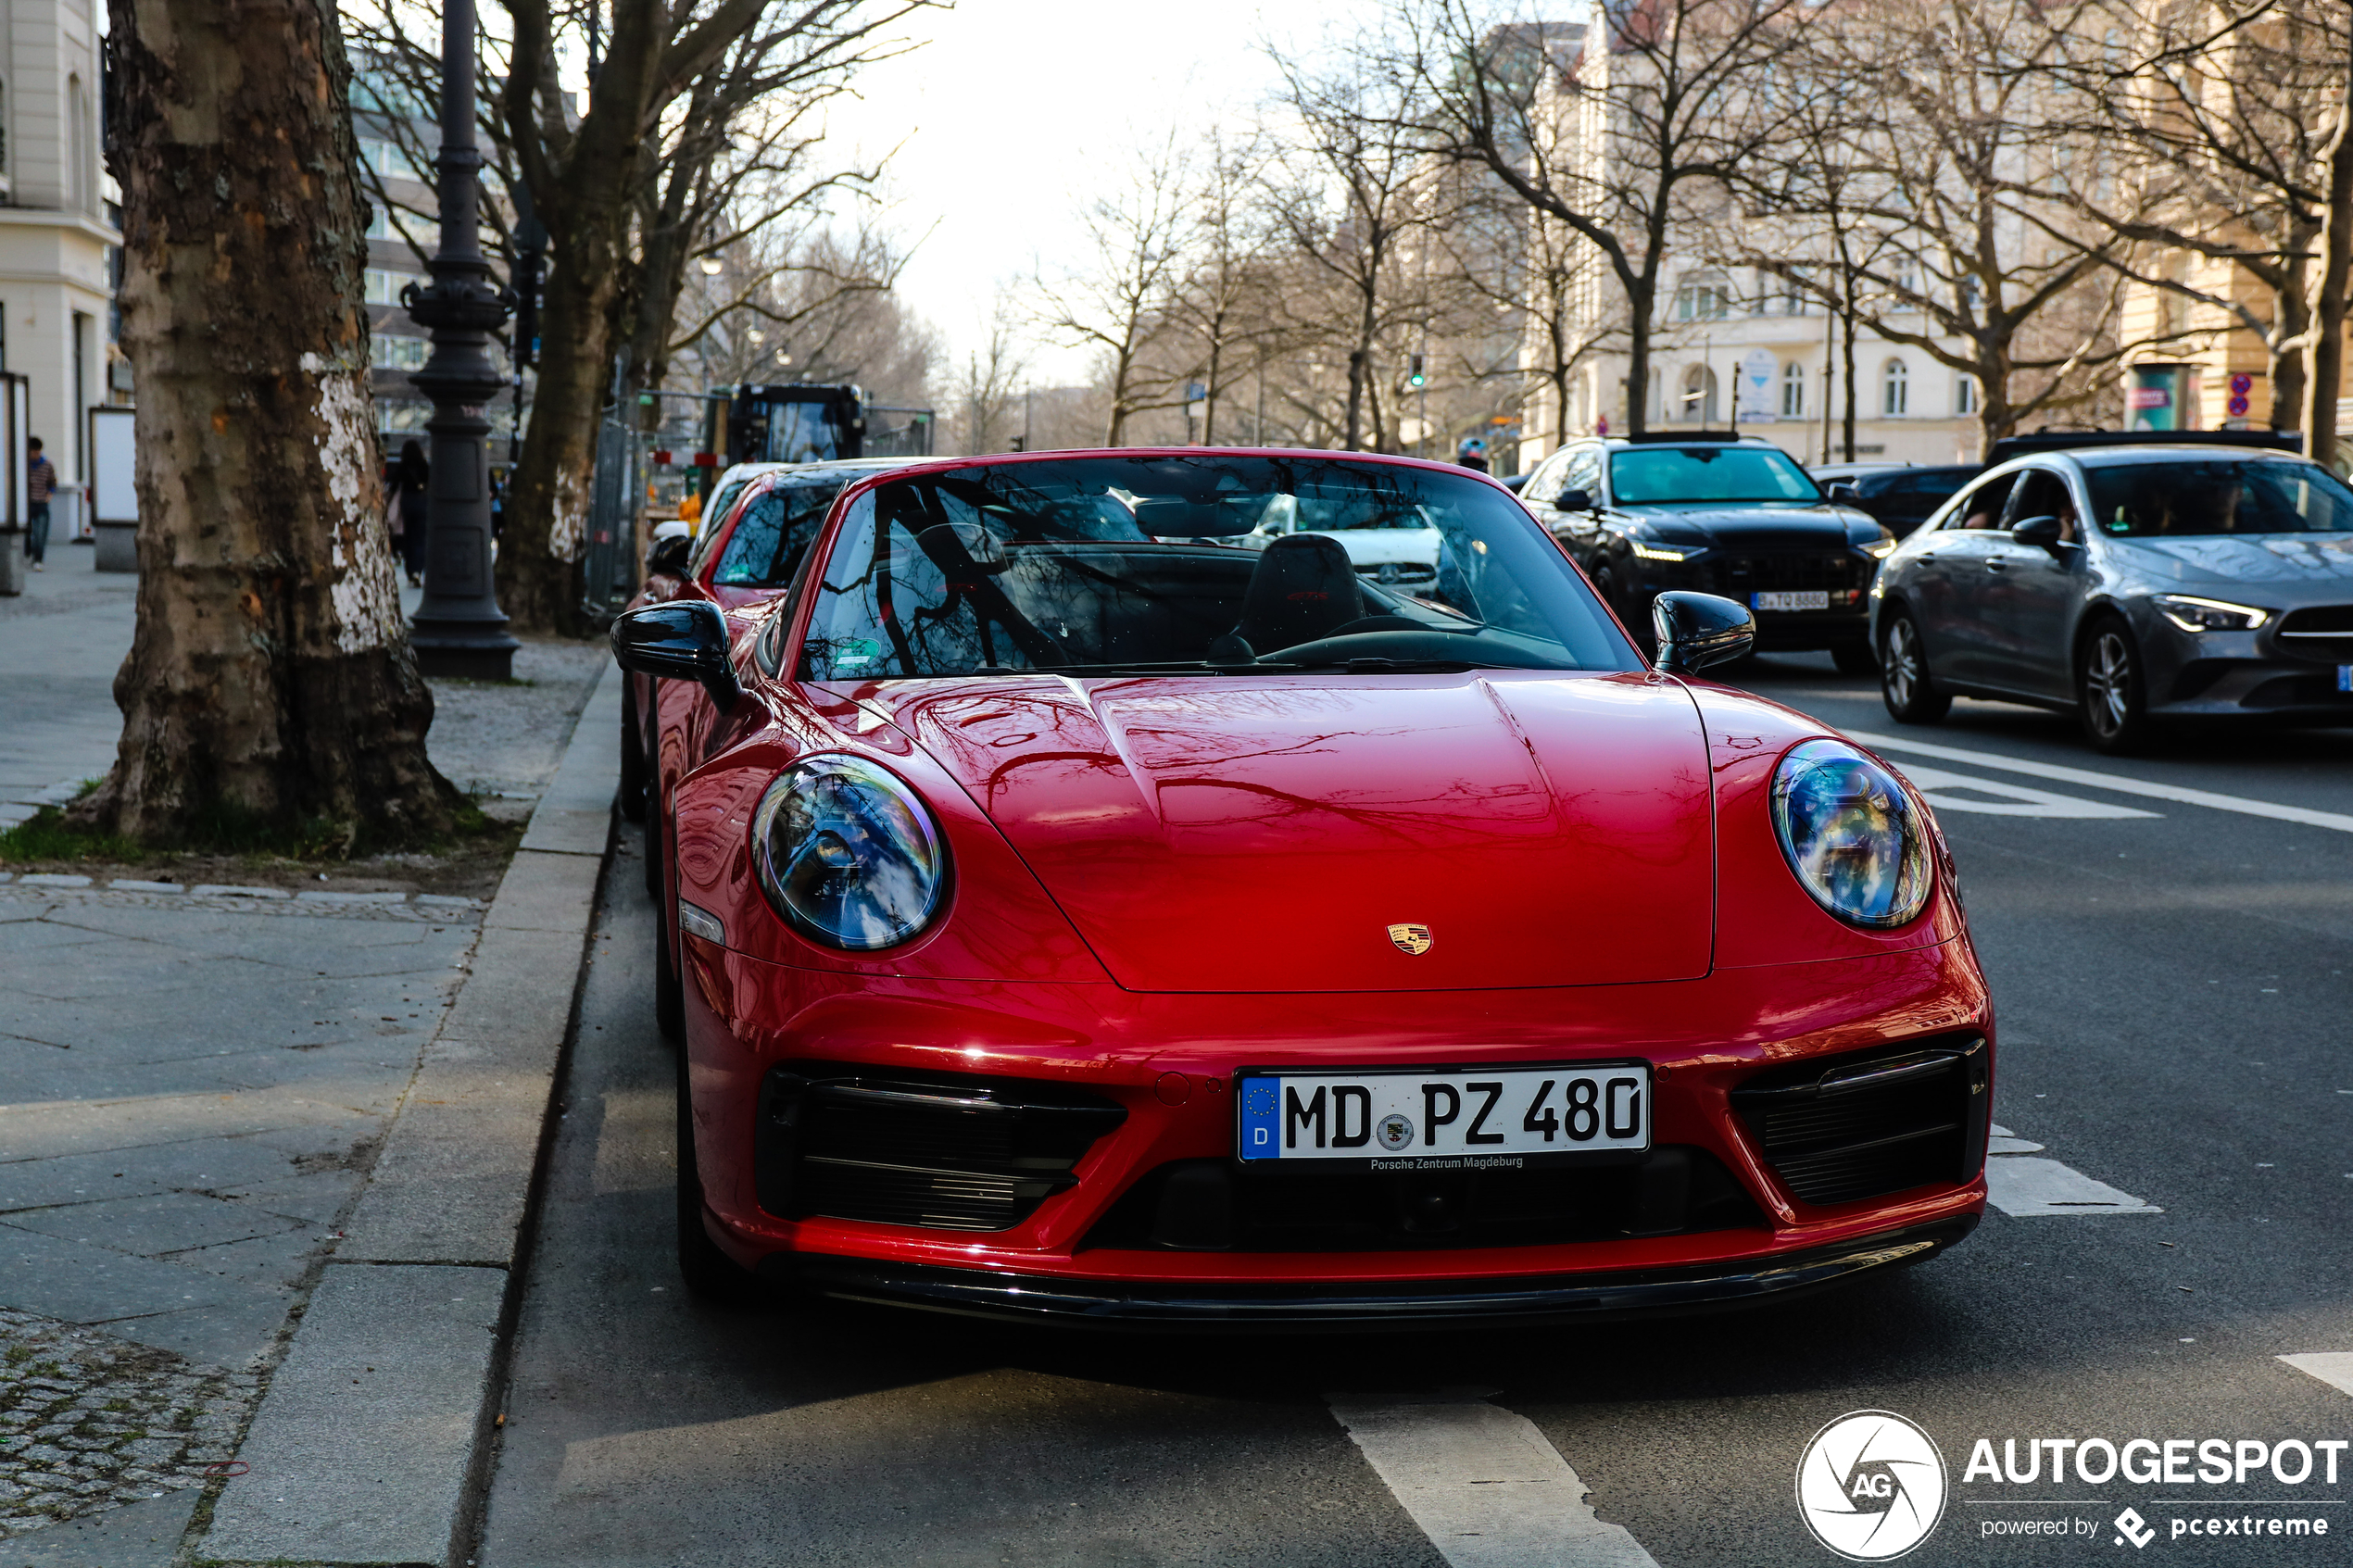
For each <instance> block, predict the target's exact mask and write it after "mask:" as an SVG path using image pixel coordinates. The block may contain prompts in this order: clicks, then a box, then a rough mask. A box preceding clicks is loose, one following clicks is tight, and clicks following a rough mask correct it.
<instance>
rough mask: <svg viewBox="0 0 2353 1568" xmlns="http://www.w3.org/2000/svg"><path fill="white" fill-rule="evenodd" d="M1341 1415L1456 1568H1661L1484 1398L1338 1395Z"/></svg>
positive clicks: (1525, 1424)
mask: <svg viewBox="0 0 2353 1568" xmlns="http://www.w3.org/2000/svg"><path fill="white" fill-rule="evenodd" d="M1328 1398H1329V1399H1330V1402H1331V1407H1332V1414H1333V1415H1334V1416H1336V1417H1338V1418H1339V1421H1340V1425H1341V1426H1342V1427H1344V1428H1346V1429H1347V1432H1348V1435H1349V1436H1350V1437H1352V1438H1353V1439H1354V1440H1355V1443H1356V1447H1357V1448H1358V1449H1361V1450H1362V1451H1363V1453H1364V1455H1365V1461H1366V1462H1367V1463H1369V1464H1370V1465H1371V1466H1372V1467H1373V1473H1374V1474H1377V1475H1378V1476H1379V1477H1380V1478H1381V1481H1382V1483H1383V1484H1384V1485H1386V1486H1388V1487H1389V1489H1390V1492H1391V1493H1392V1494H1393V1495H1394V1496H1395V1497H1396V1499H1397V1500H1398V1502H1399V1503H1400V1504H1401V1505H1403V1508H1404V1510H1405V1512H1406V1513H1407V1514H1409V1515H1411V1516H1412V1518H1413V1521H1414V1523H1415V1524H1418V1525H1419V1526H1421V1530H1422V1534H1424V1535H1426V1536H1428V1537H1429V1540H1430V1544H1431V1545H1432V1546H1434V1547H1436V1548H1437V1549H1438V1554H1439V1555H1440V1556H1441V1557H1443V1558H1444V1559H1445V1560H1446V1562H1447V1563H1448V1568H1658V1565H1657V1563H1656V1562H1655V1561H1654V1560H1653V1559H1652V1557H1651V1554H1650V1553H1649V1552H1647V1551H1644V1550H1643V1549H1642V1543H1640V1542H1639V1541H1637V1540H1635V1539H1634V1537H1632V1536H1630V1535H1629V1534H1627V1532H1626V1529H1625V1527H1624V1526H1623V1525H1619V1524H1604V1523H1603V1522H1602V1521H1601V1520H1600V1519H1598V1518H1596V1517H1594V1514H1593V1510H1592V1504H1590V1503H1588V1502H1587V1501H1586V1500H1585V1483H1584V1482H1582V1481H1580V1480H1579V1479H1578V1478H1577V1472H1576V1471H1574V1470H1571V1469H1570V1468H1569V1467H1568V1461H1567V1460H1565V1459H1563V1458H1561V1456H1560V1454H1559V1453H1558V1452H1557V1451H1556V1450H1555V1449H1554V1448H1553V1445H1552V1444H1550V1443H1548V1442H1546V1441H1545V1440H1544V1435H1543V1433H1541V1432H1540V1431H1538V1430H1537V1429H1536V1424H1535V1423H1534V1422H1531V1421H1529V1419H1528V1418H1527V1417H1526V1416H1522V1415H1516V1414H1514V1413H1513V1412H1512V1411H1507V1410H1502V1409H1499V1408H1498V1407H1496V1406H1494V1405H1491V1404H1489V1403H1487V1402H1486V1401H1485V1400H1484V1399H1478V1398H1477V1397H1476V1396H1475V1395H1472V1394H1468V1393H1465V1394H1458V1395H1453V1396H1448V1395H1443V1394H1428V1395H1414V1394H1333V1395H1330V1396H1328Z"/></svg>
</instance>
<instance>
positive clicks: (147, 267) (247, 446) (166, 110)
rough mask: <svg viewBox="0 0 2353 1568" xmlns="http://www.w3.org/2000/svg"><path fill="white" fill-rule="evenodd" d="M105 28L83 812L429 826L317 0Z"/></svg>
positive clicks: (340, 142) (454, 802) (204, 3)
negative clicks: (107, 389)
mask: <svg viewBox="0 0 2353 1568" xmlns="http://www.w3.org/2000/svg"><path fill="white" fill-rule="evenodd" d="M109 20H110V23H111V32H112V39H111V47H112V68H111V69H110V70H109V72H108V77H109V88H110V92H111V97H112V101H111V104H110V107H109V113H108V116H107V127H108V149H107V150H108V156H109V158H110V160H111V163H112V166H113V169H114V171H115V175H116V178H117V179H118V180H120V182H121V184H122V194H123V200H122V210H123V240H124V259H125V263H126V276H125V279H124V283H123V289H122V303H123V341H124V346H125V348H126V349H127V351H128V353H129V355H130V358H131V363H132V367H133V370H134V372H135V373H136V375H137V376H138V378H139V408H138V417H137V423H138V434H139V456H138V470H137V474H136V479H135V483H136V486H137V489H138V495H139V513H140V527H139V569H140V570H139V617H138V629H137V632H136V633H135V634H134V638H133V641H132V649H131V656H130V658H129V659H126V660H125V661H124V663H123V666H122V670H121V672H120V674H119V675H117V676H116V678H115V700H116V702H117V703H118V704H119V705H120V707H121V709H122V715H123V728H122V739H121V744H120V749H119V751H118V753H117V757H116V761H115V765H114V769H113V771H111V772H110V773H109V774H108V775H107V782H106V784H105V785H104V786H103V787H102V788H101V789H100V790H99V791H98V792H97V793H96V794H95V795H94V796H93V797H91V798H90V799H88V800H87V801H84V802H83V803H82V805H81V806H80V807H79V808H77V809H78V812H79V814H80V816H81V818H82V820H84V821H86V822H92V823H94V824H97V825H99V826H102V827H105V828H107V829H110V830H111V831H114V832H118V833H122V834H129V835H132V836H133V837H137V838H141V839H147V840H153V841H163V842H171V841H180V842H188V841H195V842H204V841H208V840H209V841H214V842H219V841H221V840H224V839H227V840H232V841H233V840H234V839H235V838H236V837H237V836H238V835H240V834H245V833H248V832H251V831H252V830H256V829H258V830H261V831H263V832H265V833H270V834H276V835H279V836H280V837H281V838H290V837H296V836H301V837H305V838H308V839H309V840H310V841H311V842H313V843H315V844H317V845H319V846H320V847H328V848H333V849H335V850H339V851H342V852H345V853H348V852H350V851H351V850H353V849H355V848H359V847H362V846H363V845H366V844H369V843H371V842H384V841H386V840H393V841H397V840H403V839H415V838H418V837H421V836H423V835H427V834H434V833H437V832H441V831H445V830H446V829H447V827H448V826H449V824H450V822H451V821H452V820H453V814H454V811H455V809H456V808H457V807H458V805H459V798H458V796H457V793H456V791H454V790H453V789H451V788H450V786H449V785H448V784H447V783H446V782H445V781H444V780H443V779H442V778H441V777H440V775H439V774H437V773H436V772H434V769H433V766H432V764H431V763H430V762H429V761H428V760H427V759H426V756H425V746H424V735H425V729H426V726H427V725H428V724H430V723H431V722H432V719H433V698H432V694H431V693H430V692H429V691H428V690H427V689H426V687H425V684H424V683H423V681H422V679H420V678H419V676H418V673H417V666H416V661H415V659H414V658H413V657H412V656H411V655H410V653H409V642H408V633H407V629H406V627H405V625H404V624H403V622H402V620H401V615H400V600H399V595H398V592H397V588H396V583H395V579H394V575H393V567H392V558H391V555H390V551H389V544H388V540H387V538H386V536H385V533H384V520H383V516H382V495H381V493H380V490H379V486H378V483H377V478H376V461H375V443H374V436H373V423H374V421H373V419H372V410H371V407H370V402H369V395H368V346H369V338H368V320H367V314H366V311H365V310H364V309H363V308H362V307H361V304H360V297H361V292H362V290H361V283H362V274H363V270H364V269H365V267H366V265H367V207H366V204H365V202H364V201H363V200H362V198H361V195H360V193H359V187H358V182H357V179H356V176H355V173H354V164H355V161H356V159H355V154H356V150H357V149H356V147H355V145H354V142H353V138H352V132H351V123H350V114H349V109H348V106H347V96H348V90H349V76H348V69H347V67H346V61H345V57H344V50H343V44H342V40H341V39H340V38H339V37H338V36H337V33H336V31H335V22H334V17H333V11H332V10H331V9H330V8H329V7H327V6H324V5H322V4H321V3H320V0H254V3H252V4H248V5H244V6H234V7H224V6H219V5H215V4H211V3H209V0H113V4H112V6H111V8H110V12H109ZM289 193H301V196H300V199H290V198H289Z"/></svg>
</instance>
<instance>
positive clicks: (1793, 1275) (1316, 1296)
mask: <svg viewBox="0 0 2353 1568" xmlns="http://www.w3.org/2000/svg"><path fill="white" fill-rule="evenodd" d="M1976 1227H1977V1216H1976V1215H1974V1214H1970V1215H1964V1216H1962V1217H1961V1218H1958V1219H1955V1220H1947V1221H1942V1222H1939V1223H1935V1224H1931V1225H1919V1226H1914V1227H1910V1228H1908V1229H1904V1230H1897V1231H1889V1232H1884V1233H1882V1234H1881V1235H1879V1236H1867V1237H1864V1238H1862V1239H1860V1240H1856V1241H1853V1242H1847V1243H1844V1244H1842V1245H1840V1246H1836V1247H1828V1248H1818V1249H1816V1250H1813V1251H1808V1252H1802V1253H1792V1254H1786V1255H1782V1256H1779V1257H1774V1258H1769V1259H1753V1260H1745V1261H1736V1262H1720V1263H1711V1264H1702V1265H1696V1266H1691V1267H1684V1268H1676V1269H1648V1270H1642V1271H1638V1272H1635V1271H1629V1272H1626V1273H1608V1274H1592V1273H1585V1274H1552V1275H1540V1276H1536V1277H1533V1278H1519V1279H1500V1280H1479V1281H1476V1282H1467V1281H1466V1282H1464V1283H1462V1284H1460V1285H1438V1286H1433V1285H1431V1284H1429V1283H1428V1282H1423V1281H1416V1282H1412V1283H1409V1284H1403V1285H1378V1284H1369V1283H1368V1284H1361V1285H1359V1284H1346V1285H1332V1284H1322V1283H1319V1284H1315V1285H1302V1286H1286V1285H1268V1286H1247V1285H1231V1284H1220V1285H1211V1286H1169V1285H1157V1284H1137V1283H1133V1282H1128V1281H1121V1280H1072V1279H1062V1278H1056V1277H1053V1276H1051V1275H1044V1274H1019V1273H998V1272H995V1271H988V1270H980V1269H949V1268H938V1267H934V1266H930V1265H924V1264H900V1263H882V1262H875V1261H869V1260H865V1259H859V1258H842V1257H836V1256H830V1255H824V1254H817V1253H805V1252H801V1253H795V1252H776V1253H771V1254H770V1255H769V1256H768V1257H767V1258H766V1259H765V1260H764V1261H762V1262H761V1267H760V1273H761V1277H762V1278H764V1279H768V1280H772V1281H774V1282H776V1283H778V1284H783V1285H789V1286H797V1287H799V1288H801V1289H806V1290H813V1291H816V1292H818V1293H820V1294H822V1295H826V1296H833V1297H838V1298H843V1299H845V1300H853V1301H873V1302H878V1303H885V1304H888V1305H893V1306H901V1307H917V1308H924V1309H927V1310H929V1311H943V1312H957V1313H963V1314H965V1315H969V1316H976V1317H989V1318H1000V1319H1001V1318H1012V1319H1018V1320H1024V1321H1028V1322H1033V1323H1034V1322H1038V1321H1041V1320H1042V1321H1051V1322H1057V1323H1072V1324H1076V1325H1083V1326H1089V1327H1101V1328H1136V1329H1151V1330H1156V1331H1161V1332H1168V1331H1186V1330H1218V1329H1224V1330H1229V1331H1230V1330H1241V1331H1248V1332H1254V1333H1268V1332H1280V1331H1282V1330H1286V1329H1315V1330H1318V1331H1329V1330H1332V1329H1339V1328H1357V1329H1367V1330H1381V1331H1389V1330H1396V1329H1414V1328H1446V1327H1450V1326H1476V1325H1480V1324H1487V1323H1542V1322H1548V1321H1554V1322H1557V1321H1567V1320H1576V1321H1593V1320H1597V1319H1606V1318H1620V1317H1648V1316H1658V1315H1668V1314H1679V1313H1685V1312H1700V1311H1724V1310H1727V1309H1731V1308H1737V1307H1743V1306H1761V1305H1764V1304H1765V1303H1767V1302H1771V1301H1780V1300H1787V1299H1790V1298H1793V1297H1797V1296H1802V1295H1806V1294H1808V1293H1810V1292H1813V1291H1817V1290H1823V1289H1828V1288H1830V1287H1831V1286H1837V1285H1843V1284H1847V1283H1850V1282H1852V1281H1854V1280H1856V1279H1858V1278H1860V1277H1862V1276H1864V1275H1866V1274H1873V1273H1887V1272H1889V1271H1891V1270H1894V1269H1898V1268H1903V1267H1907V1266H1909V1265H1911V1264H1913V1263H1919V1262H1925V1261H1927V1260H1929V1259H1930V1258H1932V1257H1934V1256H1935V1255H1936V1254H1937V1253H1939V1252H1941V1251H1943V1250H1944V1248H1948V1247H1951V1246H1952V1245H1954V1244H1955V1243H1956V1242H1958V1241H1959V1240H1960V1239H1961V1238H1962V1237H1963V1236H1967V1235H1969V1232H1970V1231H1972V1230H1974V1229H1975V1228H1976Z"/></svg>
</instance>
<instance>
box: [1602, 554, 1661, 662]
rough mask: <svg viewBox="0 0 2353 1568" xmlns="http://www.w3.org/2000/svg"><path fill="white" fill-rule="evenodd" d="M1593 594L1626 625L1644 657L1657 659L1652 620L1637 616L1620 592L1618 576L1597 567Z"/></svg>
mask: <svg viewBox="0 0 2353 1568" xmlns="http://www.w3.org/2000/svg"><path fill="white" fill-rule="evenodd" d="M1593 592H1595V593H1597V594H1599V595H1600V596H1602V603H1604V604H1605V605H1607V606H1609V608H1610V610H1611V612H1612V613H1613V614H1615V615H1616V616H1617V619H1618V620H1619V621H1623V622H1624V623H1625V625H1626V631H1627V633H1628V634H1629V636H1631V637H1632V638H1633V639H1634V646H1636V647H1637V648H1640V649H1641V650H1642V657H1643V658H1644V659H1656V658H1657V657H1658V639H1657V638H1656V637H1655V636H1653V635H1652V633H1651V625H1650V618H1649V617H1648V616H1647V615H1637V614H1636V613H1635V612H1634V608H1633V607H1632V606H1631V605H1629V604H1628V603H1627V602H1626V599H1625V596H1623V595H1622V594H1620V593H1619V592H1618V588H1617V574H1616V573H1615V572H1613V571H1610V569H1609V568H1607V567H1605V566H1597V567H1596V568H1595V569H1594V571H1593Z"/></svg>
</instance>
